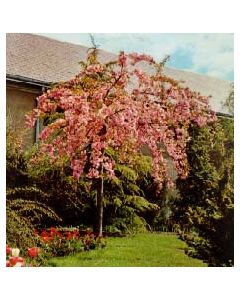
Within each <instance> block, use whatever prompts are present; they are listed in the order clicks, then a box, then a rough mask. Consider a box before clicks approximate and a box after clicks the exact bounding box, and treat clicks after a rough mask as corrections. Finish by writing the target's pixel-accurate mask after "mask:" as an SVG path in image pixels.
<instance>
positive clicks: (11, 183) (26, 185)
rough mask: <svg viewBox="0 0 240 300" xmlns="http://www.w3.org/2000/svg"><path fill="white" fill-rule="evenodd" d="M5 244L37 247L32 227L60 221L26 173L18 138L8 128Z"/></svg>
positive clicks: (8, 127)
mask: <svg viewBox="0 0 240 300" xmlns="http://www.w3.org/2000/svg"><path fill="white" fill-rule="evenodd" d="M6 161H7V163H6V164H7V178H6V179H7V192H6V197H7V201H6V218H7V222H6V223H7V224H6V225H7V227H6V235H7V243H8V244H9V245H11V246H12V247H18V248H21V249H27V248H28V247H32V246H33V245H37V244H39V242H40V241H39V239H38V238H37V237H36V236H35V235H34V234H33V231H34V228H35V227H37V226H41V224H42V222H43V221H45V220H48V219H51V220H52V219H54V220H57V221H59V218H58V216H57V215H56V214H55V212H54V211H53V210H51V209H50V208H49V207H48V206H47V205H46V204H44V203H42V202H41V200H42V199H43V198H45V197H46V194H45V193H43V192H42V191H41V190H40V189H38V188H37V187H36V186H35V185H34V182H33V180H32V178H31V176H30V175H29V173H28V170H27V163H26V157H25V155H24V151H23V150H22V143H21V136H20V135H17V133H15V132H14V131H13V130H12V128H11V126H10V124H8V126H7V152H6Z"/></svg>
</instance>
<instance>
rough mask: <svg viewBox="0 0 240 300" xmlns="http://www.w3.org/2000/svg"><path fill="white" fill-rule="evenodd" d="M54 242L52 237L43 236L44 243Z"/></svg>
mask: <svg viewBox="0 0 240 300" xmlns="http://www.w3.org/2000/svg"><path fill="white" fill-rule="evenodd" d="M51 240H52V238H51V237H50V236H43V237H42V241H43V242H44V243H48V242H50V241H51Z"/></svg>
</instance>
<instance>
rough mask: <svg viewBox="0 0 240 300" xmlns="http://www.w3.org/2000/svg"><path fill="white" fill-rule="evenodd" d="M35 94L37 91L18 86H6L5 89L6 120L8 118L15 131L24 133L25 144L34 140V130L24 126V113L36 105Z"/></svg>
mask: <svg viewBox="0 0 240 300" xmlns="http://www.w3.org/2000/svg"><path fill="white" fill-rule="evenodd" d="M37 96H38V92H37V91H36V92H35V91H31V90H27V89H19V88H18V87H7V91H6V100H7V101H6V104H7V107H6V111H7V121H9V120H10V122H11V124H12V126H13V128H14V130H15V131H17V132H18V133H19V134H24V140H25V141H26V145H32V144H33V143H34V141H35V130H34V129H28V128H27V127H26V125H25V114H26V113H27V112H29V111H31V110H32V109H33V108H34V107H35V106H36V97H37Z"/></svg>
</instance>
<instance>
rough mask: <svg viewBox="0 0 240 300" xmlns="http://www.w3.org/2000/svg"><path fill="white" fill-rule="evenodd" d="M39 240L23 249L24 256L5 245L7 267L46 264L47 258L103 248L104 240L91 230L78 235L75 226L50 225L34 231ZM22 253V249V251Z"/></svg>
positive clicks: (15, 249) (16, 249) (18, 250)
mask: <svg viewBox="0 0 240 300" xmlns="http://www.w3.org/2000/svg"><path fill="white" fill-rule="evenodd" d="M35 235H38V236H39V237H40V240H41V245H39V247H31V248H28V249H27V251H25V256H26V257H25V258H23V257H21V256H19V254H20V249H18V248H11V247H10V246H8V245H7V246H6V257H7V258H6V266H7V267H38V266H44V265H46V264H47V261H48V259H50V258H51V257H56V256H67V255H71V254H75V253H77V252H80V251H89V250H92V249H97V248H103V247H105V246H106V241H105V239H104V238H102V237H97V236H96V235H95V234H94V233H93V232H92V231H91V230H86V233H85V234H84V235H80V232H79V230H78V229H77V228H74V229H63V228H61V229H57V228H55V227H51V228H50V229H44V230H42V231H41V232H38V231H35ZM22 252H23V253H24V251H22Z"/></svg>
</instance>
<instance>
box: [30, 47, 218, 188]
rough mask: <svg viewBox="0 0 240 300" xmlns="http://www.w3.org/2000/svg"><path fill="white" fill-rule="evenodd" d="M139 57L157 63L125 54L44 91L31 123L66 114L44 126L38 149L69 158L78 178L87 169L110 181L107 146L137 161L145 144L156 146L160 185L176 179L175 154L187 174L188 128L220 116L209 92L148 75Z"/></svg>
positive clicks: (178, 167) (122, 158)
mask: <svg viewBox="0 0 240 300" xmlns="http://www.w3.org/2000/svg"><path fill="white" fill-rule="evenodd" d="M141 61H144V62H145V63H147V64H155V62H154V60H153V59H152V58H151V57H150V56H148V55H145V54H140V55H139V54H136V53H133V54H129V55H126V54H124V52H121V53H120V55H119V57H118V60H117V62H116V64H117V66H118V67H117V69H116V70H115V69H114V70H113V69H112V68H111V67H110V66H108V65H104V64H100V63H94V64H90V65H89V64H87V65H86V67H85V69H84V70H83V71H82V72H81V73H80V74H79V75H77V76H76V78H75V79H74V80H71V81H69V82H67V83H65V84H61V85H59V86H57V87H54V88H53V89H51V90H49V91H47V93H44V94H43V95H42V96H40V97H39V98H38V107H37V109H36V110H35V111H34V112H33V113H32V115H30V116H28V124H29V125H32V124H33V120H34V118H36V117H37V116H43V117H44V116H48V115H52V114H54V113H55V112H57V111H58V110H59V109H60V110H61V111H63V115H64V116H63V117H62V116H61V118H58V119H57V120H55V121H54V122H53V123H51V124H49V125H48V126H46V127H45V128H44V130H43V131H42V133H41V135H40V138H41V141H42V143H41V145H40V149H42V152H43V153H44V152H46V151H47V152H48V153H49V156H50V158H52V159H56V158H57V157H62V156H63V157H64V156H67V157H68V158H69V160H70V162H71V168H72V170H73V176H74V177H75V178H76V179H79V178H80V176H81V175H82V174H83V172H84V170H85V171H86V172H87V176H88V177H89V178H99V177H101V176H107V177H109V178H111V177H112V176H114V168H115V163H116V162H115V161H114V159H113V158H112V157H110V156H109V155H108V154H107V151H106V150H107V149H110V148H113V149H115V150H116V151H117V152H118V155H119V158H120V161H121V162H123V163H134V161H133V160H134V159H133V157H134V154H136V153H137V152H138V151H139V150H140V149H141V148H142V147H143V146H146V147H147V148H148V149H149V150H150V151H151V155H152V157H153V175H154V177H155V179H156V182H157V183H158V184H159V186H160V187H161V185H162V183H163V181H167V182H168V184H169V185H171V184H172V182H171V179H170V176H169V174H168V168H167V159H166V157H171V159H172V160H173V164H174V166H175V168H176V171H177V173H178V175H179V176H182V177H184V176H187V172H188V163H187V156H186V144H187V142H188V140H189V134H188V128H189V125H190V124H191V123H192V122H193V123H196V124H197V125H199V126H204V125H205V124H207V123H208V122H213V121H214V120H215V114H214V113H212V112H211V111H210V109H209V107H208V99H207V98H206V97H203V96H201V95H200V94H198V93H196V92H193V91H191V90H190V89H188V88H183V87H180V85H179V84H178V83H177V82H176V81H175V80H173V79H171V78H168V77H167V76H162V75H159V74H155V75H151V76H150V75H149V74H147V73H144V72H143V71H142V70H139V69H137V68H135V67H134V65H135V64H136V63H138V62H141ZM129 65H131V67H128V66H129ZM156 69H157V68H156ZM99 73H101V76H100V75H99V76H92V77H91V78H89V75H92V74H99ZM132 78H136V80H135V81H137V82H135V84H134V88H133V89H131V88H129V86H130V85H131V80H132Z"/></svg>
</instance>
